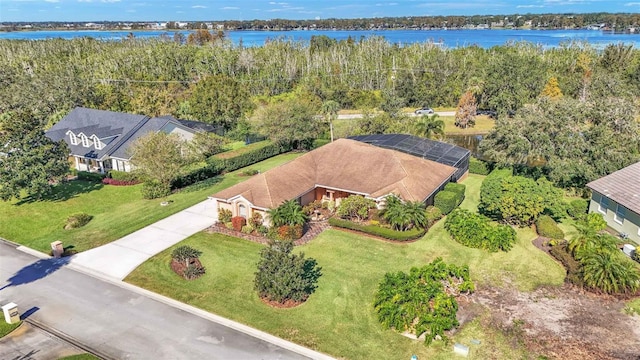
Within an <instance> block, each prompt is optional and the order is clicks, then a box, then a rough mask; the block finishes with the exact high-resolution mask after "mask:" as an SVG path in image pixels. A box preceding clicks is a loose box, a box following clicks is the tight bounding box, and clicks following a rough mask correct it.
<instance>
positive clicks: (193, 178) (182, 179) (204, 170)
mask: <svg viewBox="0 0 640 360" xmlns="http://www.w3.org/2000/svg"><path fill="white" fill-rule="evenodd" d="M223 170H224V168H223V164H222V162H221V161H219V160H216V159H213V158H209V159H207V162H206V165H204V166H202V167H199V168H196V169H193V170H191V171H188V172H187V173H185V174H182V175H179V176H177V177H176V178H175V179H173V181H172V182H171V188H172V189H181V188H183V187H185V186H189V185H192V184H195V183H197V182H199V181H203V180H207V179H210V178H212V177H214V176H218V175H220V173H222V171H223Z"/></svg>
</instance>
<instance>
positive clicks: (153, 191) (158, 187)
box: [142, 180, 171, 199]
mask: <svg viewBox="0 0 640 360" xmlns="http://www.w3.org/2000/svg"><path fill="white" fill-rule="evenodd" d="M169 195H171V186H170V185H165V184H162V183H160V182H158V181H153V180H149V181H146V182H144V183H143V184H142V197H143V198H144V199H158V198H161V197H165V196H169Z"/></svg>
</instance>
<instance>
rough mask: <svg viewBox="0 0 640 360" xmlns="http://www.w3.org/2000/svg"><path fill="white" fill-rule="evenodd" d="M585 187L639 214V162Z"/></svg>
mask: <svg viewBox="0 0 640 360" xmlns="http://www.w3.org/2000/svg"><path fill="white" fill-rule="evenodd" d="M587 187H588V188H590V189H591V190H594V191H596V192H598V193H600V194H602V195H604V196H606V197H608V198H609V199H611V200H613V201H615V202H617V203H618V204H620V205H622V206H624V207H626V208H627V209H629V210H631V211H633V212H634V213H636V214H640V162H637V163H635V164H633V165H629V166H627V167H626V168H623V169H620V170H618V171H616V172H613V173H611V174H609V175H607V176H605V177H601V178H600V179H597V180H594V181H592V182H590V183H588V184H587Z"/></svg>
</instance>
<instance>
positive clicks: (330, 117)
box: [322, 100, 340, 141]
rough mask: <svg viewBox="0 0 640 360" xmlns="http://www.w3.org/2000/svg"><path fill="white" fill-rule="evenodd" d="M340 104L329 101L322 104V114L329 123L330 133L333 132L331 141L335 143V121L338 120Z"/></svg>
mask: <svg viewBox="0 0 640 360" xmlns="http://www.w3.org/2000/svg"><path fill="white" fill-rule="evenodd" d="M339 110H340V104H339V103H338V102H337V101H333V100H327V101H325V102H324V103H322V113H323V114H324V116H325V119H326V121H327V122H328V123H329V131H330V132H331V141H333V121H334V120H335V119H337V118H338V111H339Z"/></svg>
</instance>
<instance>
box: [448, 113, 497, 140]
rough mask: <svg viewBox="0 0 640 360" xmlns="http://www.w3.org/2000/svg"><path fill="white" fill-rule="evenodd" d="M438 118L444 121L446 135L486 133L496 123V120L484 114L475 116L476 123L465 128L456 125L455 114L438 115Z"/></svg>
mask: <svg viewBox="0 0 640 360" xmlns="http://www.w3.org/2000/svg"><path fill="white" fill-rule="evenodd" d="M440 120H442V121H444V133H445V134H447V135H472V134H486V133H488V132H489V131H490V130H491V129H493V128H494V127H495V125H496V121H495V120H494V119H492V118H490V117H488V116H486V115H478V116H476V125H475V126H474V127H471V128H466V129H461V128H459V127H457V126H456V118H455V116H440Z"/></svg>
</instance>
